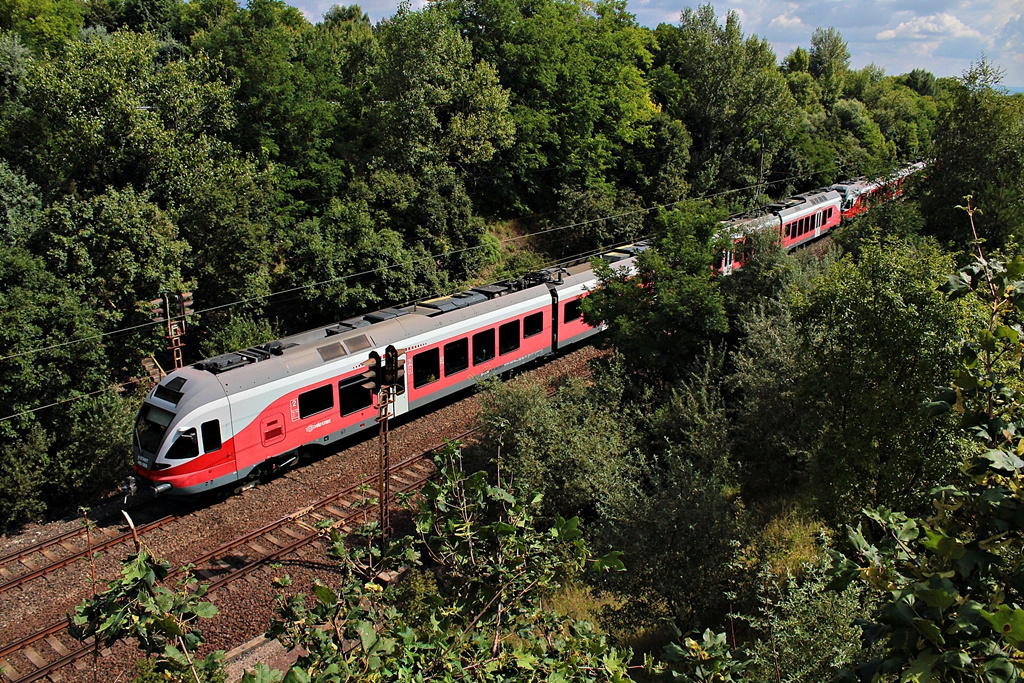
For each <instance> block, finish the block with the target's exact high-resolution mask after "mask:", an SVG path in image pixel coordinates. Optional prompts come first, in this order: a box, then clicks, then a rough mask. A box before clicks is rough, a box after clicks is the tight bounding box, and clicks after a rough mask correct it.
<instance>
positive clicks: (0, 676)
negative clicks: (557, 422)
mask: <svg viewBox="0 0 1024 683" xmlns="http://www.w3.org/2000/svg"><path fill="white" fill-rule="evenodd" d="M469 433H470V432H466V433H464V434H461V435H459V436H458V437H456V438H463V437H464V436H466V435H468V434H469ZM438 448H439V447H434V448H431V449H428V450H426V451H424V452H422V453H420V454H418V455H415V456H412V457H410V458H407V459H405V460H403V461H401V462H399V463H397V464H395V465H392V467H391V469H390V470H389V476H390V487H391V489H392V491H393V492H403V493H404V492H412V491H415V490H417V489H419V488H420V487H421V486H422V485H423V483H425V482H426V481H427V480H428V479H430V478H431V477H432V476H433V473H434V469H433V463H431V462H430V460H429V456H430V455H431V454H433V453H434V452H436V450H437V449H438ZM376 495H377V492H376V491H375V490H374V489H373V488H367V487H366V485H365V483H360V484H352V485H349V486H346V487H345V488H343V489H341V490H340V491H338V492H336V493H332V494H330V495H327V496H324V497H323V498H321V499H319V500H317V501H316V502H314V503H313V504H311V505H308V506H306V507H304V508H302V509H301V510H297V511H295V512H293V513H291V514H288V515H286V516H284V517H281V518H280V519H278V520H276V521H274V522H272V523H270V524H267V525H265V526H263V527H261V528H259V529H256V530H254V531H250V532H248V533H246V534H243V535H242V536H239V537H237V538H235V539H233V540H231V541H229V542H227V543H224V544H223V545H221V546H219V547H217V548H214V549H213V550H210V551H208V552H206V553H204V554H202V555H201V556H198V557H195V558H193V559H191V560H190V561H189V562H188V563H186V564H191V565H193V569H192V571H193V573H194V574H195V575H196V576H198V577H199V578H200V580H201V581H203V582H205V583H209V590H210V592H211V593H212V592H214V591H216V590H218V589H221V588H223V587H225V586H227V585H228V584H230V583H232V582H234V581H237V580H238V579H241V578H242V577H244V576H247V575H248V574H250V573H252V572H253V571H255V570H257V569H259V568H261V567H265V566H267V565H269V564H271V563H273V562H276V561H277V560H279V559H282V558H285V557H287V556H289V555H292V554H294V553H295V552H296V551H298V550H299V549H301V548H303V547H304V546H307V545H310V544H312V543H314V542H315V541H316V540H317V539H319V538H321V537H322V536H323V533H324V531H323V529H324V527H325V526H328V525H329V526H333V527H340V528H342V529H345V530H348V529H351V528H352V527H353V526H354V525H356V524H359V523H362V522H364V521H366V520H367V519H373V518H375V517H376V514H377V508H376V506H367V505H365V502H366V499H367V497H373V496H376ZM168 521H170V520H169V519H168V518H163V519H160V520H155V521H154V522H152V523H150V524H148V525H146V526H145V527H139V529H138V531H142V530H143V529H147V530H152V528H159V527H158V526H156V525H157V523H158V522H159V523H160V524H161V525H163V524H166V523H168ZM125 537H127V539H131V532H130V531H129V532H128V533H127V534H124V535H119V537H118V538H117V539H116V540H115V538H114V537H111V538H109V539H107V541H104V543H109V544H110V545H113V544H115V543H123V542H125ZM54 542H55V543H57V544H59V543H60V541H54ZM49 547H52V545H51V546H49ZM28 550H29V549H26V551H28ZM87 552H88V551H86V553H87ZM77 557H78V555H77V554H76V558H77ZM65 560H66V561H67V562H73V561H75V559H70V558H65ZM65 560H61V561H65ZM54 566H56V563H54ZM181 571H182V570H181V569H179V570H177V571H175V572H173V573H172V574H170V575H169V576H168V580H173V579H174V578H176V577H177V576H179V575H180V573H181ZM66 630H67V621H66V620H61V621H58V622H55V623H52V624H50V625H49V626H47V627H45V628H43V629H40V630H39V631H37V632H35V633H33V634H31V635H29V636H26V637H24V638H22V639H20V640H18V641H16V642H13V643H9V644H7V645H4V646H3V647H2V648H0V680H3V681H5V682H9V683H31V682H32V681H39V680H44V679H47V678H49V679H50V680H53V681H57V680H60V674H59V673H58V672H59V671H60V670H61V669H63V668H64V667H67V666H69V665H76V666H79V668H84V667H85V666H87V665H86V664H85V662H83V661H82V660H83V659H84V658H85V657H87V656H89V655H90V654H93V653H94V651H95V645H94V643H92V642H91V641H90V642H86V643H80V642H78V641H76V640H74V639H72V638H71V637H70V636H69V635H68V634H67V632H66ZM100 654H101V655H104V656H105V655H106V654H108V652H107V651H104V652H101V653H100Z"/></svg>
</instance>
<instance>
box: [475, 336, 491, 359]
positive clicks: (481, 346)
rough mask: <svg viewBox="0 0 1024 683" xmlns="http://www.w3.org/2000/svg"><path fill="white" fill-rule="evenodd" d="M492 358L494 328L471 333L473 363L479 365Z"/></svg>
mask: <svg viewBox="0 0 1024 683" xmlns="http://www.w3.org/2000/svg"><path fill="white" fill-rule="evenodd" d="M492 358H494V330H485V331H483V332H478V333H476V334H474V335H473V365H480V364H481V363H486V362H487V361H489V360H491V359H492Z"/></svg>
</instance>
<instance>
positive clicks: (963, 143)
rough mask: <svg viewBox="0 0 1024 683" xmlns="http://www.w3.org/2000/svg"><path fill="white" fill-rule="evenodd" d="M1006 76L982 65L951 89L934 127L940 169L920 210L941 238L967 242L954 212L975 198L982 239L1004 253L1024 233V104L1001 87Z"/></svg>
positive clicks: (935, 171) (933, 174) (932, 177)
mask: <svg viewBox="0 0 1024 683" xmlns="http://www.w3.org/2000/svg"><path fill="white" fill-rule="evenodd" d="M1001 79H1002V72H1001V71H1000V70H999V69H997V68H996V67H995V66H994V65H993V64H991V63H990V62H987V61H984V60H983V61H982V62H980V63H978V64H975V65H973V66H972V68H971V69H969V70H968V71H967V72H966V73H964V75H963V77H962V78H961V79H960V80H959V81H958V82H957V83H956V85H955V87H954V88H953V97H952V106H951V107H950V108H949V109H948V111H946V112H945V114H944V115H943V116H942V118H941V119H940V121H939V123H938V125H937V127H936V129H935V145H934V154H935V163H934V166H933V170H932V171H931V173H930V177H929V182H928V184H927V186H926V188H925V191H924V195H923V197H922V202H921V208H922V211H923V212H924V214H925V216H926V217H927V218H928V225H929V230H930V231H932V232H933V233H934V234H935V235H936V236H937V237H938V238H939V239H940V240H943V241H951V242H955V243H957V244H967V243H968V242H969V241H970V235H969V233H967V232H966V231H964V230H963V229H961V227H960V226H961V225H962V220H961V219H960V218H959V212H958V211H957V210H956V208H955V207H956V206H958V205H959V204H961V203H962V197H963V196H964V195H968V194H969V195H972V197H973V198H974V203H975V205H976V206H981V207H983V211H980V212H978V213H977V214H976V215H975V222H976V224H977V229H978V233H979V235H980V236H981V237H982V238H984V239H985V240H987V242H988V244H989V246H990V247H992V248H996V249H998V248H999V247H1001V246H1002V244H1003V243H1004V242H1005V241H1006V240H1007V239H1008V238H1009V237H1010V236H1014V237H1019V236H1020V235H1021V234H1024V135H1022V132H1024V99H1021V98H1019V97H1010V96H1007V95H1005V94H1003V93H1001V92H1000V91H999V89H998V86H999V82H1000V80H1001Z"/></svg>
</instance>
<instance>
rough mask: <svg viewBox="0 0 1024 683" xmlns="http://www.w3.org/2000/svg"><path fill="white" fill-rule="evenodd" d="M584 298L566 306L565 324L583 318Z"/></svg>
mask: <svg viewBox="0 0 1024 683" xmlns="http://www.w3.org/2000/svg"><path fill="white" fill-rule="evenodd" d="M582 306H583V297H580V298H579V299H573V300H572V301H570V302H568V303H567V304H565V309H564V313H563V314H562V322H563V323H571V322H572V321H573V320H579V319H580V318H582V317H583V308H582Z"/></svg>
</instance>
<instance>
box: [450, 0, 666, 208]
mask: <svg viewBox="0 0 1024 683" xmlns="http://www.w3.org/2000/svg"><path fill="white" fill-rule="evenodd" d="M436 6H437V7H438V8H439V9H440V10H442V11H444V12H446V13H447V14H449V15H450V16H452V17H453V21H454V23H455V24H456V25H457V26H459V27H460V28H461V29H462V30H463V31H465V32H466V34H467V35H468V37H469V39H470V41H471V42H472V44H473V53H474V54H475V55H476V56H477V57H478V58H480V59H483V60H485V61H486V62H487V63H490V64H492V65H493V66H494V68H495V69H496V70H497V74H498V78H499V82H500V84H501V85H502V86H503V87H504V88H506V89H507V90H508V91H509V97H510V99H509V102H510V113H511V114H512V117H513V120H514V123H515V143H514V145H513V146H512V147H511V148H510V149H508V150H507V151H505V152H502V153H499V155H497V157H496V158H495V161H494V163H492V164H490V165H489V169H488V170H489V171H490V172H489V173H488V177H487V178H486V180H485V182H482V183H480V184H479V185H478V189H477V190H476V191H474V195H475V196H477V197H479V198H480V201H481V202H482V203H483V204H484V205H485V206H486V207H488V208H489V209H492V207H493V208H500V207H503V206H504V207H511V206H516V205H517V204H518V205H523V206H531V207H534V209H535V210H539V211H546V210H551V209H554V208H557V206H558V204H557V201H556V196H555V194H554V193H555V192H556V191H558V190H559V188H563V187H573V188H581V189H582V191H583V192H588V193H589V192H594V191H596V192H602V191H604V194H612V193H610V192H608V191H607V190H604V187H605V186H606V185H607V184H615V185H618V186H622V185H625V184H628V183H630V178H633V177H634V176H635V173H634V172H633V171H634V169H640V168H643V167H644V166H645V162H644V159H643V158H642V156H647V155H651V156H655V157H656V156H658V155H657V154H653V155H652V154H651V153H652V152H657V150H656V149H655V148H654V147H653V142H654V140H653V139H651V136H650V134H649V126H648V122H649V121H650V120H651V117H652V115H653V114H654V108H653V107H652V106H651V102H650V97H649V94H648V86H647V83H646V82H645V79H644V71H645V69H646V68H647V67H648V66H649V65H650V59H651V55H650V45H651V43H650V39H649V37H648V35H647V32H646V31H644V30H643V29H641V28H640V27H639V26H638V25H637V24H636V21H635V19H634V18H633V17H632V15H630V14H629V13H627V12H626V8H625V3H623V2H616V1H612V0H600V1H599V2H596V3H594V4H592V5H585V4H583V3H578V2H574V1H571V0H541V1H539V2H532V3H530V4H529V5H528V6H527V5H523V4H521V3H515V2H510V1H509V0H486V1H484V2H466V1H465V0H444V1H443V2H439V3H437V4H436ZM632 150H636V157H633V156H632V155H631V154H630V153H629V152H631V151H632ZM669 156H674V154H672V153H670V155H669ZM652 161H654V162H655V163H654V164H652V166H653V167H654V168H658V167H659V166H660V167H661V168H662V169H665V165H664V163H663V162H662V161H661V160H660V159H652ZM665 170H666V171H667V172H669V173H670V171H668V169H665ZM495 198H501V200H502V201H501V203H498V204H495V202H494V199H495ZM502 210H504V209H502Z"/></svg>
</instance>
